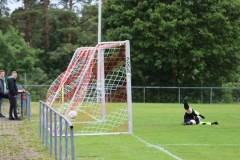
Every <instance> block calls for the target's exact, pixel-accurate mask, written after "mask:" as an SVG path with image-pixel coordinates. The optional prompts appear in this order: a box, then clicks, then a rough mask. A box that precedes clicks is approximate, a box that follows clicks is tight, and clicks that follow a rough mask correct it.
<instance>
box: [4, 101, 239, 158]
mask: <svg viewBox="0 0 240 160" xmlns="http://www.w3.org/2000/svg"><path fill="white" fill-rule="evenodd" d="M190 106H191V107H192V108H193V109H195V110H197V111H199V112H200V113H202V114H203V115H204V116H205V117H206V119H205V121H209V122H212V121H216V120H217V121H218V122H219V125H215V126H202V125H195V126H183V125H181V123H182V121H183V115H184V109H183V105H182V104H156V103H154V104H149V103H146V104H144V103H134V104H133V132H134V134H133V135H106V136H76V137H75V139H74V140H75V154H76V159H77V160H123V159H124V160H159V159H161V160H173V159H176V158H174V157H172V156H170V155H169V154H167V153H166V152H169V153H170V154H172V155H174V156H176V157H178V158H179V159H184V160H214V159H215V160H235V159H240V152H239V151H240V123H239V121H240V115H239V113H240V112H239V109H240V108H239V107H240V106H239V104H190ZM31 118H32V121H31V122H28V121H27V120H24V124H21V125H17V127H18V129H17V130H18V132H17V134H18V135H19V136H21V137H22V140H21V141H24V145H22V144H21V145H19V146H18V147H17V148H16V147H14V146H9V141H10V139H11V138H12V135H11V134H4V135H1V136H0V139H1V140H2V141H1V143H0V147H1V148H2V149H1V153H0V154H2V155H3V156H5V157H7V156H8V153H9V155H13V154H18V153H20V152H21V151H22V150H23V149H24V150H29V149H32V150H33V151H34V153H36V154H37V155H38V157H36V158H38V159H53V158H54V157H53V155H52V156H50V155H49V150H48V149H45V148H44V146H43V144H42V142H41V140H40V138H38V124H39V122H38V103H37V102H36V103H32V108H31ZM2 127H3V126H0V129H3V128H2ZM69 140H70V139H69ZM142 141H145V143H144V142H142ZM11 144H14V141H13V142H11ZM157 147H158V148H157ZM163 149H164V151H162V150H163Z"/></svg>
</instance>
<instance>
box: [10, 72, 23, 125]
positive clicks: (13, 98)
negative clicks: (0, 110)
mask: <svg viewBox="0 0 240 160" xmlns="http://www.w3.org/2000/svg"><path fill="white" fill-rule="evenodd" d="M16 79H17V72H16V71H13V72H12V76H9V77H8V89H9V93H8V97H9V102H10V108H9V120H19V121H21V119H20V118H19V117H18V115H17V95H18V88H17V85H16ZM12 113H13V114H14V117H13V115H12Z"/></svg>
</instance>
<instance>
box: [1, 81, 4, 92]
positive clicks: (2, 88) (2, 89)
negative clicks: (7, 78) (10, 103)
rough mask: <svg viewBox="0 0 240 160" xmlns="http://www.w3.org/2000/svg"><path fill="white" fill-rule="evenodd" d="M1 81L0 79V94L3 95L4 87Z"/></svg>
mask: <svg viewBox="0 0 240 160" xmlns="http://www.w3.org/2000/svg"><path fill="white" fill-rule="evenodd" d="M3 83H4V82H3V80H2V79H0V93H4V86H3Z"/></svg>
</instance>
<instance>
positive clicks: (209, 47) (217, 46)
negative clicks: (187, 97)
mask: <svg viewBox="0 0 240 160" xmlns="http://www.w3.org/2000/svg"><path fill="white" fill-rule="evenodd" d="M104 2H105V7H104V13H103V20H104V27H103V28H104V29H103V30H104V34H103V35H105V36H104V38H105V40H124V39H129V40H130V41H131V58H132V75H133V83H132V84H133V85H149V84H150V83H151V85H163V86H169V85H174V86H198V85H199V84H200V81H201V79H204V82H205V83H204V85H205V86H221V85H222V84H223V83H224V82H227V81H231V79H232V78H233V77H235V76H236V75H237V74H238V70H236V68H238V66H239V65H240V56H239V42H240V41H239V37H240V35H239V34H240V32H239V29H240V28H239V26H240V21H239V16H240V10H239V7H240V2H239V1H219V2H218V1H215V0H210V1H209V0H208V1H195V0H188V1H182V0H181V1H180V0H175V1H166V2H164V1H147V0H141V1H132V0H125V1H120V0H115V1H110V0H105V1H104ZM233 4H234V5H233ZM216 68H217V70H216Z"/></svg>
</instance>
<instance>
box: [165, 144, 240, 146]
mask: <svg viewBox="0 0 240 160" xmlns="http://www.w3.org/2000/svg"><path fill="white" fill-rule="evenodd" d="M160 146H240V144H161V145H160Z"/></svg>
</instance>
